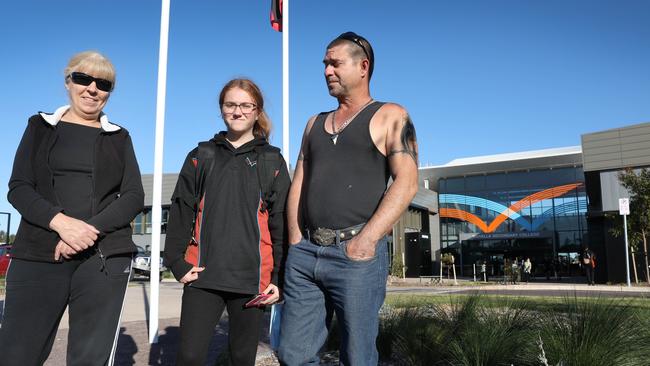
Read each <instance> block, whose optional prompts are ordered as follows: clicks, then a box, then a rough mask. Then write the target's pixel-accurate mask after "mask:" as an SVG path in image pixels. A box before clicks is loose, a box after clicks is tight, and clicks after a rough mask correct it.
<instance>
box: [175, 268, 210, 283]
mask: <svg viewBox="0 0 650 366" xmlns="http://www.w3.org/2000/svg"><path fill="white" fill-rule="evenodd" d="M204 269H205V267H192V269H190V271H189V272H187V273H186V274H185V276H183V277H182V278H181V280H180V283H190V282H194V281H196V280H197V279H198V278H199V273H200V272H203V270H204Z"/></svg>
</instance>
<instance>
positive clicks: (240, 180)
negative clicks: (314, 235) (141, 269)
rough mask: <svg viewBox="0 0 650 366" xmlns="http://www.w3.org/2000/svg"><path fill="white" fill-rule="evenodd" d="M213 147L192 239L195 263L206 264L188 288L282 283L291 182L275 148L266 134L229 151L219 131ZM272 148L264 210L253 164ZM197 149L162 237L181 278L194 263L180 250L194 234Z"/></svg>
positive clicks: (259, 287) (246, 290)
mask: <svg viewBox="0 0 650 366" xmlns="http://www.w3.org/2000/svg"><path fill="white" fill-rule="evenodd" d="M210 142H211V143H213V144H214V146H213V147H214V148H215V158H214V161H215V162H214V166H213V168H212V170H211V173H210V175H208V176H207V177H206V179H205V182H204V184H203V187H204V194H203V196H202V197H200V199H199V201H200V202H201V203H202V208H203V211H202V215H201V226H200V229H199V230H198V232H196V233H195V237H196V239H197V241H198V243H199V259H198V261H199V263H198V265H199V266H201V267H205V270H204V271H203V272H200V273H199V278H198V279H197V280H196V281H194V282H193V283H191V286H196V287H200V288H209V289H215V290H221V291H228V292H235V293H243V294H255V293H259V292H261V291H263V290H264V289H265V288H266V286H267V285H268V283H269V282H270V283H273V284H275V285H277V286H280V284H279V278H280V276H279V273H280V270H281V268H282V265H283V262H284V255H285V253H284V252H285V251H284V247H285V244H286V238H285V233H286V230H285V219H284V208H285V203H286V198H287V194H288V191H289V185H290V179H289V173H288V171H287V167H286V164H285V162H284V159H283V158H282V156H281V155H280V153H279V150H278V149H277V148H275V147H273V146H271V145H269V144H268V142H267V141H266V139H264V138H255V139H253V140H252V141H250V142H248V143H246V144H244V145H242V146H240V147H239V148H234V147H233V146H232V145H231V144H230V142H228V141H227V140H226V138H225V133H224V132H221V133H219V134H217V135H215V136H214V138H212V139H211V140H210ZM267 151H271V152H275V153H276V156H277V157H278V159H277V161H276V162H275V163H274V164H276V165H275V166H274V167H273V168H274V170H275V178H274V180H273V184H272V187H271V191H272V192H273V194H272V195H271V196H272V197H273V200H272V201H270V202H268V209H267V210H265V211H264V212H262V211H263V210H260V207H261V196H262V192H261V188H260V182H259V178H258V172H257V168H258V167H259V166H260V165H259V164H258V157H259V154H260V153H261V152H267ZM197 152H198V148H195V149H193V150H192V151H191V152H190V153H189V154H188V155H187V158H186V159H185V162H184V164H183V168H182V169H181V173H180V175H179V177H178V182H177V184H176V189H175V190H174V194H173V197H172V205H171V210H170V214H169V220H168V224H167V237H166V239H165V253H164V259H165V264H166V265H167V266H168V267H169V268H170V269H171V270H172V273H173V274H174V276H175V277H176V279H177V280H180V279H181V278H182V277H183V276H184V275H185V274H187V273H188V272H189V271H190V269H191V268H192V264H190V263H188V262H187V261H186V260H185V257H184V255H185V251H186V249H187V246H188V243H189V242H190V240H191V238H192V226H193V218H194V214H195V212H194V205H195V203H196V201H197V198H196V197H195V185H196V184H197V183H198V182H197V167H196V166H197V163H196V161H197Z"/></svg>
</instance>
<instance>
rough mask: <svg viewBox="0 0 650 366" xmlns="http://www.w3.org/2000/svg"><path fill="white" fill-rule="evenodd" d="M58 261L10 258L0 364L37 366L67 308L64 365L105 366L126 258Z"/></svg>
mask: <svg viewBox="0 0 650 366" xmlns="http://www.w3.org/2000/svg"><path fill="white" fill-rule="evenodd" d="M78 257H80V258H75V259H73V260H69V261H65V262H64V263H45V262H33V261H26V260H20V259H12V261H11V264H10V266H9V270H8V271H7V277H6V280H7V282H6V296H5V302H4V312H3V317H2V325H1V326H0V355H2V356H1V359H0V365H2V366H12V365H16V366H18V365H20V366H32V365H34V366H36V365H42V364H43V363H44V362H45V360H47V357H48V356H49V354H50V351H51V350H52V344H53V343H54V338H55V336H56V331H57V328H58V326H59V322H60V321H61V316H62V315H63V312H64V310H65V308H66V306H69V309H68V318H69V332H68V350H67V365H69V366H72V365H107V364H108V363H109V358H111V355H112V352H114V349H115V345H116V344H117V342H116V341H117V334H118V330H119V320H120V315H121V311H122V304H123V301H124V294H125V292H126V285H127V284H128V281H129V275H130V269H131V254H123V255H116V256H112V257H109V258H107V259H106V261H105V263H103V262H102V260H101V259H100V257H99V255H98V254H96V253H94V254H93V253H89V254H86V255H84V254H81V255H79V256H78Z"/></svg>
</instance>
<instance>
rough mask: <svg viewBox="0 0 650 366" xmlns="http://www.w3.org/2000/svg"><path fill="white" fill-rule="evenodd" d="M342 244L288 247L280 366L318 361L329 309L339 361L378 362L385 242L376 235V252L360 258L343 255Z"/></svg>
mask: <svg viewBox="0 0 650 366" xmlns="http://www.w3.org/2000/svg"><path fill="white" fill-rule="evenodd" d="M346 245H347V242H342V243H341V244H339V245H332V246H327V247H323V246H318V245H316V244H314V243H312V242H310V241H308V240H305V239H303V240H302V241H300V242H299V243H298V244H296V245H294V246H291V247H290V249H289V254H288V256H287V262H286V272H285V281H284V297H285V300H286V303H285V304H284V309H283V311H282V326H281V328H280V347H279V357H280V362H281V363H282V364H283V365H289V366H294V365H318V363H319V359H318V356H317V353H318V351H319V350H320V348H321V347H322V346H323V344H324V343H325V340H326V339H327V334H328V331H327V325H328V323H329V319H331V310H334V311H335V312H336V318H337V321H338V324H339V329H340V333H341V345H340V362H341V365H354V366H357V365H359V366H361V365H377V362H378V358H379V355H378V352H377V347H376V343H375V341H376V338H377V332H378V328H379V309H380V308H381V306H382V304H383V303H384V298H385V297H386V280H387V278H388V247H387V240H386V238H384V239H381V240H380V241H379V242H378V243H377V247H376V250H375V256H374V257H373V258H372V259H369V260H364V261H355V260H352V259H350V258H348V256H347V255H346V253H345V250H346Z"/></svg>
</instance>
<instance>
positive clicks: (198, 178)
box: [192, 141, 216, 243]
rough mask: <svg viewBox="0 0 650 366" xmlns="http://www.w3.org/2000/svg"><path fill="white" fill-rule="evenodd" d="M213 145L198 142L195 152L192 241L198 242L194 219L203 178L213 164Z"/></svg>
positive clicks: (203, 184)
mask: <svg viewBox="0 0 650 366" xmlns="http://www.w3.org/2000/svg"><path fill="white" fill-rule="evenodd" d="M215 155H216V152H215V146H214V143H213V142H212V141H202V142H199V147H198V150H197V153H196V160H195V164H194V166H195V168H196V169H195V170H194V215H193V216H192V242H194V243H198V241H197V240H196V233H195V228H196V220H197V219H198V215H199V210H200V205H201V199H202V198H203V194H204V193H205V180H206V177H208V176H209V175H210V172H212V168H214V165H215Z"/></svg>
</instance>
